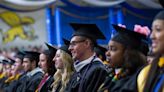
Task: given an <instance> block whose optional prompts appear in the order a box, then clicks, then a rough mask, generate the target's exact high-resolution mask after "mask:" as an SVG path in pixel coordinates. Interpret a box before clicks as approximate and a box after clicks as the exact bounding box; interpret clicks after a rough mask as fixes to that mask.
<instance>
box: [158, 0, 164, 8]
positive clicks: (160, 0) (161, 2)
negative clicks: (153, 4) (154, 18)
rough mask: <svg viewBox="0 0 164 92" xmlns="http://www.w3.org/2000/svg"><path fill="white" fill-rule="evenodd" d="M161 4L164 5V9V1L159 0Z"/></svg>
mask: <svg viewBox="0 0 164 92" xmlns="http://www.w3.org/2000/svg"><path fill="white" fill-rule="evenodd" d="M159 3H160V4H161V5H162V7H163V8H164V1H163V0H159Z"/></svg>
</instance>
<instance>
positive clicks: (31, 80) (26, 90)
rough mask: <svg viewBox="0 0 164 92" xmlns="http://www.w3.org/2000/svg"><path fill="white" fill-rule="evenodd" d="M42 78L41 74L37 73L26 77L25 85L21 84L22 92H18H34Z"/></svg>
mask: <svg viewBox="0 0 164 92" xmlns="http://www.w3.org/2000/svg"><path fill="white" fill-rule="evenodd" d="M42 77H43V73H42V72H37V73H35V74H34V75H33V76H31V77H28V78H27V81H26V83H24V84H23V87H22V91H19V92H35V90H36V89H37V87H38V85H39V83H40V81H41V80H42Z"/></svg>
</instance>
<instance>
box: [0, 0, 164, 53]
mask: <svg viewBox="0 0 164 92" xmlns="http://www.w3.org/2000/svg"><path fill="white" fill-rule="evenodd" d="M161 4H163V0H0V49H1V50H0V51H1V52H2V51H6V50H11V51H15V50H18V49H33V50H38V49H43V48H44V47H45V45H44V42H48V43H51V44H53V45H55V46H60V45H62V44H63V42H62V38H66V39H70V38H71V35H72V32H73V29H72V28H71V27H70V25H69V23H72V22H73V23H96V24H97V26H98V27H99V28H100V29H101V31H102V32H103V33H104V34H105V36H106V38H107V39H106V40H104V41H98V43H99V44H101V45H107V43H108V41H109V39H110V38H111V36H112V35H113V34H114V33H115V31H113V28H112V27H111V24H124V25H126V26H127V28H131V29H133V27H134V25H135V24H140V25H142V26H148V27H149V28H151V23H152V20H153V17H154V15H156V13H157V12H158V11H160V10H162V5H161Z"/></svg>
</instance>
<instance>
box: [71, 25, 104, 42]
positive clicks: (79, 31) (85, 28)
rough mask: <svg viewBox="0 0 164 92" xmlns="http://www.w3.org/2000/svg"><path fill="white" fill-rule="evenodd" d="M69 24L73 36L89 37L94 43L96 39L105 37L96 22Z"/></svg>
mask: <svg viewBox="0 0 164 92" xmlns="http://www.w3.org/2000/svg"><path fill="white" fill-rule="evenodd" d="M70 25H71V27H72V28H73V29H74V31H75V32H74V33H73V36H84V37H87V38H90V39H91V40H92V41H93V42H94V43H95V44H96V40H97V39H105V36H104V35H103V33H102V32H101V31H100V29H99V28H98V27H97V25H96V24H79V23H70Z"/></svg>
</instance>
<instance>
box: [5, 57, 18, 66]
mask: <svg viewBox="0 0 164 92" xmlns="http://www.w3.org/2000/svg"><path fill="white" fill-rule="evenodd" d="M2 63H3V64H10V65H13V64H14V63H15V61H14V60H13V59H10V58H8V59H3V60H2Z"/></svg>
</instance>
